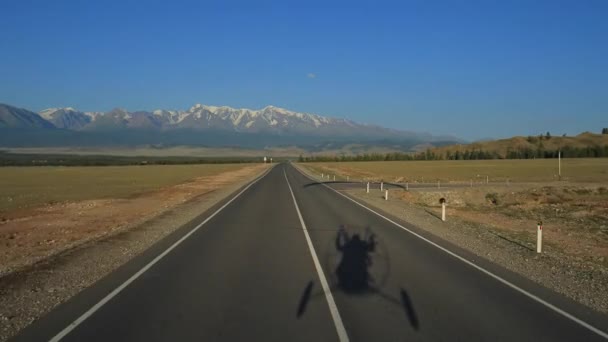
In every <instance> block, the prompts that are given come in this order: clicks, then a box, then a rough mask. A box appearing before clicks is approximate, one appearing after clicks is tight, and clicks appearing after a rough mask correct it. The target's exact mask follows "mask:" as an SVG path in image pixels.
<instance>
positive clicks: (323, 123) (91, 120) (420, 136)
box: [0, 104, 457, 146]
mask: <svg viewBox="0 0 608 342" xmlns="http://www.w3.org/2000/svg"><path fill="white" fill-rule="evenodd" d="M0 129H2V130H3V132H4V133H3V135H4V136H3V137H0V138H4V140H3V139H0V143H2V142H3V141H5V142H4V144H5V145H6V144H8V145H15V144H26V143H27V144H29V145H32V144H34V143H35V142H32V141H25V140H26V139H25V137H24V135H23V134H24V130H29V133H28V134H31V136H32V137H34V138H32V139H35V140H36V141H39V142H40V143H41V144H59V145H61V144H65V143H69V144H80V143H85V144H90V143H93V142H94V143H95V144H98V145H99V144H104V143H106V142H107V143H118V142H120V143H122V144H186V145H188V144H195V145H196V144H199V145H200V144H203V145H209V144H212V145H239V146H240V145H248V144H263V145H264V146H267V145H274V144H297V145H302V144H307V145H314V144H318V143H324V142H331V141H341V142H343V143H344V142H346V141H349V142H354V143H362V142H365V141H383V144H391V143H390V142H391V141H392V142H394V141H399V142H401V143H403V142H407V143H406V144H407V146H413V145H419V144H428V143H435V142H445V141H447V140H450V141H454V140H457V139H455V138H452V137H437V136H432V135H430V134H428V133H418V132H411V131H400V130H394V129H389V128H383V127H380V126H376V125H369V124H362V123H357V122H354V121H351V120H347V119H340V118H330V117H325V116H321V115H317V114H310V113H299V112H295V111H291V110H287V109H284V108H279V107H274V106H267V107H264V108H262V109H257V110H253V109H246V108H231V107H227V106H221V107H218V106H207V105H202V104H196V105H194V106H192V107H191V108H190V109H188V110H166V109H158V110H154V111H133V112H130V111H127V110H125V109H114V110H111V111H109V112H83V111H79V110H77V109H75V108H72V107H66V108H49V109H45V110H43V111H40V112H39V113H34V112H31V111H28V110H26V109H21V108H16V107H13V106H9V105H5V104H0ZM43 130H44V131H48V133H45V132H43ZM28 139H29V138H28ZM108 140H109V141H108ZM8 145H7V146H8Z"/></svg>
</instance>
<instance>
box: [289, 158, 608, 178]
mask: <svg viewBox="0 0 608 342" xmlns="http://www.w3.org/2000/svg"><path fill="white" fill-rule="evenodd" d="M301 165H303V166H305V167H307V168H309V169H311V170H313V171H314V172H316V173H325V174H331V175H333V174H336V176H337V179H343V178H344V177H346V176H350V177H351V178H356V179H362V178H368V179H383V180H385V181H403V182H405V181H410V182H434V181H437V180H440V181H444V182H447V181H470V180H473V181H476V182H479V181H485V179H486V176H488V177H489V179H490V181H491V182H492V181H505V180H507V179H509V180H510V181H512V182H544V181H556V180H558V177H557V174H558V161H557V159H527V160H466V161H455V160H445V161H389V162H328V163H303V164H301ZM562 180H567V181H571V182H608V158H593V159H582V158H577V159H562Z"/></svg>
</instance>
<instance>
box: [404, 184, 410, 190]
mask: <svg viewBox="0 0 608 342" xmlns="http://www.w3.org/2000/svg"><path fill="white" fill-rule="evenodd" d="M409 189H410V183H405V190H406V191H408V190H409Z"/></svg>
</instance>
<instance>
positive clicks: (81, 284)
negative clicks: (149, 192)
mask: <svg viewBox="0 0 608 342" xmlns="http://www.w3.org/2000/svg"><path fill="white" fill-rule="evenodd" d="M265 171H266V170H264V171H263V172H265ZM261 174H262V173H256V174H254V175H250V176H248V177H245V178H243V179H239V180H237V181H235V182H233V183H231V184H229V185H227V186H224V187H222V188H220V189H217V190H215V191H212V192H209V193H206V194H204V195H202V196H198V197H195V198H193V199H192V200H190V201H188V202H186V203H183V204H182V205H180V206H178V207H176V208H174V209H171V210H169V211H166V212H164V213H162V214H161V215H158V216H156V217H154V218H152V219H150V220H148V221H146V222H145V223H143V224H141V225H139V226H137V227H135V228H132V229H128V230H126V231H123V232H120V233H118V234H115V235H112V236H109V237H107V238H104V239H101V240H95V241H91V242H88V243H85V244H83V245H81V246H78V247H76V248H73V249H70V250H68V251H66V252H64V253H61V254H60V255H57V256H55V257H53V258H51V259H49V260H46V261H45V262H41V263H38V264H36V265H35V266H33V267H31V268H30V269H28V270H25V271H23V272H18V273H14V274H10V275H8V276H5V277H2V278H0V341H5V340H7V339H9V338H10V337H11V336H14V335H15V334H16V333H17V332H18V331H20V330H21V329H23V328H24V327H26V326H27V325H29V324H30V323H31V322H33V321H34V320H36V319H38V318H40V317H42V316H43V315H45V314H46V313H48V312H49V311H50V310H51V309H53V308H54V307H55V306H57V305H59V304H60V303H62V302H65V301H66V300H68V299H69V298H71V297H72V296H74V295H76V294H77V293H79V292H80V291H82V290H83V289H85V288H87V287H89V286H90V285H92V284H94V283H95V282H96V281H98V280H99V279H101V278H103V277H104V276H106V275H107V274H109V273H110V272H112V271H113V270H115V269H117V268H118V267H120V266H121V265H123V264H125V263H126V262H127V261H129V260H130V259H132V258H133V257H135V256H137V255H138V254H140V253H142V252H143V251H145V250H146V249H148V248H149V247H150V246H152V245H153V244H154V243H156V242H157V241H159V240H161V239H163V238H164V237H166V236H167V235H169V234H170V233H172V232H174V231H175V230H177V229H178V228H180V227H182V226H184V225H185V224H187V223H188V222H190V221H192V220H193V219H195V218H196V217H197V216H199V215H200V214H201V213H203V212H205V211H206V210H208V209H209V208H211V207H212V206H213V205H215V204H217V203H218V202H219V201H221V200H223V199H224V198H226V197H227V196H229V195H230V194H232V193H234V192H235V191H236V190H238V189H239V188H241V187H242V186H244V185H245V184H247V183H249V182H250V181H252V180H253V179H255V178H256V177H258V176H260V175H261Z"/></svg>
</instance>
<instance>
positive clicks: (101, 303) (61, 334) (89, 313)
mask: <svg viewBox="0 0 608 342" xmlns="http://www.w3.org/2000/svg"><path fill="white" fill-rule="evenodd" d="M273 168H274V166H273V167H271V168H270V169H268V171H266V172H265V173H264V174H263V175H261V176H260V177H258V178H257V179H255V180H254V181H252V182H251V183H249V185H247V187H246V188H245V189H243V190H241V192H239V193H238V194H236V195H235V196H234V197H232V198H231V199H230V201H228V202H226V203H225V204H224V205H223V206H221V207H220V208H219V209H218V210H216V211H215V212H214V213H213V214H211V216H209V217H207V218H206V219H205V220H204V221H203V222H201V223H199V225H198V226H196V227H194V228H193V229H192V230H191V231H189V232H188V233H187V234H186V235H184V236H183V237H182V238H181V239H179V240H177V241H176V242H175V243H174V244H172V245H171V246H170V247H169V248H167V249H166V250H165V251H164V252H162V253H161V254H159V255H158V256H157V257H156V258H154V259H153V260H152V261H150V262H149V263H148V264H147V265H146V266H144V267H143V268H142V269H141V270H139V271H137V273H135V274H134V275H132V276H131V277H130V278H129V279H127V280H126V281H125V282H124V283H122V284H121V285H120V286H119V287H117V288H115V289H114V290H113V291H112V292H110V293H109V294H108V295H107V296H105V297H103V299H102V300H100V301H99V302H98V303H97V304H95V305H93V306H92V307H91V308H90V309H89V310H87V311H86V312H85V313H84V314H82V316H80V317H78V318H77V319H76V320H75V321H74V322H72V323H70V325H68V326H67V327H65V328H64V329H63V330H61V331H60V332H59V333H58V334H57V335H55V336H54V337H53V338H51V339H50V340H49V341H50V342H58V341H61V339H62V338H64V337H65V336H66V335H68V334H69V333H70V332H71V331H72V330H74V329H76V327H78V326H79V325H80V324H81V323H82V322H84V321H85V320H86V319H87V318H89V317H91V316H92V315H93V314H94V313H95V312H96V311H97V310H99V309H101V307H102V306H104V305H105V304H106V303H107V302H109V301H110V300H111V299H112V298H114V297H115V296H116V295H117V294H119V293H120V291H122V290H124V289H125V288H126V287H127V286H129V284H131V283H132V282H134V281H135V280H136V279H137V278H139V277H140V276H141V275H142V274H144V272H146V271H147V270H149V269H150V267H152V266H154V264H156V263H157V262H159V261H160V259H162V258H163V257H164V256H165V255H167V254H169V252H171V251H172V250H173V249H175V247H177V246H178V245H179V244H180V243H182V242H183V241H184V240H186V239H187V238H188V237H190V235H192V234H194V233H195V232H196V231H197V230H199V229H200V228H201V227H202V226H203V225H204V224H205V223H207V222H209V220H211V219H212V218H213V217H214V216H215V215H217V214H218V213H219V212H220V211H222V210H223V209H224V208H226V207H227V206H228V205H229V204H230V203H232V201H234V200H235V199H237V198H238V197H239V196H240V195H241V194H242V193H244V192H245V191H247V189H249V188H250V187H251V186H252V185H254V184H255V183H257V182H258V181H259V180H261V179H262V178H264V177H266V175H267V174H268V173H269V172H270V171H271V170H272V169H273Z"/></svg>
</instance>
